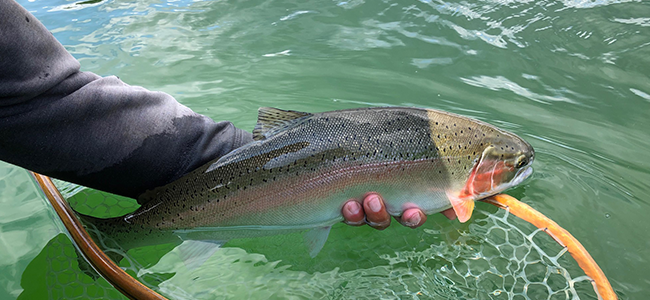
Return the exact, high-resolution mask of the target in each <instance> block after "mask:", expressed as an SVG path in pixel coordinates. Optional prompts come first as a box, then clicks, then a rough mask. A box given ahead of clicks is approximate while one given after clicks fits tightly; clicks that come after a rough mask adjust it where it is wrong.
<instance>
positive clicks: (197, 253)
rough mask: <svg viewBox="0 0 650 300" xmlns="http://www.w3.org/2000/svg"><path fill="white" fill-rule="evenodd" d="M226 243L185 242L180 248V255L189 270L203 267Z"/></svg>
mask: <svg viewBox="0 0 650 300" xmlns="http://www.w3.org/2000/svg"><path fill="white" fill-rule="evenodd" d="M223 244H224V242H221V241H192V240H189V241H185V242H183V243H182V244H181V245H179V246H178V254H179V256H180V259H181V260H182V261H183V263H184V264H185V266H186V267H187V269H188V270H194V269H196V268H198V267H200V266H201V265H203V264H204V263H205V262H206V261H207V260H208V258H210V257H211V256H212V255H213V254H214V253H215V252H216V251H217V250H218V249H219V248H220V247H221V245H223Z"/></svg>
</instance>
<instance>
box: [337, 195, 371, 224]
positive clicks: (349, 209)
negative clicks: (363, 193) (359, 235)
mask: <svg viewBox="0 0 650 300" xmlns="http://www.w3.org/2000/svg"><path fill="white" fill-rule="evenodd" d="M341 213H342V214H343V218H344V219H345V223H347V224H348V225H355V226H358V225H363V224H364V223H365V222H364V214H363V210H362V209H361V205H360V204H359V202H357V201H354V200H350V201H348V202H347V203H345V205H343V209H342V212H341Z"/></svg>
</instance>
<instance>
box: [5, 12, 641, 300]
mask: <svg viewBox="0 0 650 300" xmlns="http://www.w3.org/2000/svg"><path fill="white" fill-rule="evenodd" d="M93 2H94V1H93ZM20 3H21V4H22V5H24V6H25V7H26V8H27V9H28V10H30V11H31V12H33V13H34V14H35V15H36V17H37V18H39V19H40V20H41V21H42V22H43V23H44V24H45V25H46V27H48V29H50V30H51V31H52V32H53V34H54V35H55V36H56V37H57V39H59V40H60V41H61V42H62V43H63V44H64V45H65V46H66V48H67V49H68V50H69V51H70V52H72V53H73V55H74V56H75V57H77V58H78V59H79V60H80V61H81V64H82V68H83V69H84V70H88V71H93V72H96V73H98V74H101V75H117V76H119V77H120V78H121V79H123V80H124V81H126V82H127V83H130V84H134V85H141V86H144V87H146V88H148V89H152V90H161V91H165V92H168V93H170V94H172V95H173V96H174V97H176V98H177V99H179V101H181V102H182V103H184V104H186V105H187V106H189V107H191V108H192V109H194V110H195V111H197V112H200V113H203V114H206V115H208V116H210V117H212V118H214V119H216V120H222V119H228V120H231V121H233V122H235V124H236V125H237V126H239V127H242V128H245V129H248V130H251V129H252V128H253V126H254V124H255V122H256V120H255V119H256V110H257V108H258V107H260V106H274V107H280V108H285V109H293V110H298V111H311V112H314V111H325V110H334V109H344V108H352V107H362V106H378V105H408V106H419V107H430V108H437V109H443V110H448V111H452V112H456V113H461V114H465V115H468V116H471V117H475V118H478V119H481V120H484V121H487V122H490V123H493V124H496V125H498V126H500V127H503V128H505V129H509V130H512V131H514V132H516V133H517V134H519V135H521V136H523V137H525V138H526V140H528V141H529V142H530V143H531V144H532V145H533V146H534V147H535V149H536V151H537V153H538V155H537V157H536V161H535V166H534V168H535V174H534V175H533V176H532V178H531V179H529V180H528V181H526V182H525V183H524V184H523V185H521V186H520V187H518V188H516V189H514V190H513V191H511V192H510V193H512V194H513V195H515V196H517V197H519V198H522V199H523V200H524V201H525V202H527V203H530V204H531V205H533V206H534V207H536V208H537V209H539V210H540V211H542V212H543V213H545V214H547V215H549V216H550V217H551V218H552V219H554V220H556V221H557V222H559V223H560V224H561V225H563V226H564V227H566V228H567V229H568V230H569V231H570V232H572V233H573V234H574V235H575V236H576V237H577V238H578V239H579V240H580V241H581V242H582V243H583V244H584V245H585V247H586V248H587V249H588V250H589V251H590V252H591V254H592V255H593V256H594V258H595V259H596V261H598V262H599V264H600V265H601V267H602V268H603V270H604V271H605V273H606V274H607V275H608V277H609V278H610V280H611V281H612V284H613V286H614V288H615V289H617V290H618V291H619V292H621V293H622V291H625V294H624V295H623V294H620V295H622V296H623V298H631V299H637V298H642V296H644V295H645V291H646V290H648V289H649V288H650V283H648V281H647V280H646V279H644V278H646V277H647V276H645V275H647V274H646V273H647V272H645V270H644V268H643V266H645V265H647V264H648V259H647V258H646V257H645V256H644V255H643V253H645V252H646V249H647V248H649V247H650V241H648V240H647V239H640V238H639V237H640V236H644V230H645V228H648V227H650V219H648V218H647V214H648V212H650V208H649V204H650V203H649V201H648V200H647V196H646V195H647V194H648V192H649V191H650V188H649V187H648V184H647V183H648V182H650V159H648V158H649V157H648V156H649V154H648V151H647V149H649V148H650V134H649V133H648V130H647V129H648V128H650V118H649V115H648V112H649V111H650V96H649V95H650V80H648V75H647V74H650V72H649V71H650V70H649V69H648V66H650V52H649V49H650V48H649V46H650V20H649V19H648V17H647V16H648V15H650V5H648V3H647V2H642V1H619V0H611V1H608V0H597V1H582V0H577V1H550V0H545V1H492V0H483V1H480V0H472V1H461V2H452V1H427V0H421V1H399V2H397V1H363V0H351V1H321V2H313V1H312V2H300V1H245V2H232V1H196V2H195V1H168V2H161V1H136V2H123V1H114V0H108V1H100V2H96V3H89V1H86V2H70V1H63V0H58V1H54V2H52V1H49V2H44V1H39V0H37V1H33V2H32V1H20ZM0 186H1V187H2V188H1V189H0V206H1V207H0V252H1V253H10V254H9V255H2V256H0V270H1V271H2V272H0V274H2V275H0V278H1V279H0V286H2V288H0V298H3V299H4V298H10V299H11V298H15V297H16V296H17V295H19V294H20V292H21V283H20V278H21V274H22V272H23V270H25V268H26V266H27V264H28V263H29V262H30V261H31V260H32V259H34V258H35V257H36V255H37V254H38V253H39V252H41V251H42V250H43V249H44V245H45V244H46V243H48V241H49V240H50V239H52V238H53V237H54V236H55V235H56V233H57V232H59V231H58V230H59V229H58V228H59V227H57V225H56V224H57V223H56V222H55V221H54V219H53V217H52V214H51V213H50V212H49V211H48V210H46V208H47V206H46V205H45V202H43V200H42V199H41V198H39V196H38V194H37V193H36V192H35V190H34V188H33V185H32V183H31V182H30V180H29V178H28V177H27V175H26V173H25V172H22V171H19V170H18V169H17V168H15V167H11V166H6V165H5V166H3V167H2V168H0ZM435 220H437V221H436V222H433V223H432V222H430V223H429V224H427V225H426V226H425V227H427V228H423V229H419V230H415V231H410V230H409V231H407V230H405V229H397V228H395V229H393V228H391V230H389V231H387V232H374V231H372V230H368V229H360V228H348V227H345V226H340V227H338V228H337V230H336V232H334V233H333V236H332V237H331V238H335V237H336V236H337V234H338V236H339V237H340V238H341V239H342V240H341V241H340V242H332V239H330V242H328V243H327V245H326V248H325V249H324V251H328V250H327V249H328V248H327V247H329V251H330V252H329V253H330V254H331V255H330V256H328V258H327V259H325V260H323V259H321V260H315V261H312V260H309V259H308V256H306V258H304V257H302V256H300V255H299V254H297V252H296V253H293V254H291V255H290V256H289V257H287V256H286V255H285V256H283V255H284V254H283V252H287V248H292V246H286V245H284V244H283V242H274V241H268V242H269V243H271V245H272V246H269V245H268V244H262V243H259V242H254V241H246V242H239V243H238V244H237V243H235V244H232V245H231V247H232V248H230V249H229V250H228V251H225V252H223V254H221V255H224V257H223V260H220V262H219V263H221V265H219V268H224V269H232V270H244V269H245V270H246V272H249V273H246V276H249V277H245V276H244V275H241V274H239V275H235V274H231V275H228V276H244V277H241V278H245V280H249V281H252V280H255V279H259V280H260V290H261V291H264V288H268V287H269V286H274V285H279V286H281V285H283V284H286V285H289V283H287V282H290V281H291V280H292V278H295V277H292V276H297V277H300V276H303V277H304V278H313V279H314V280H316V278H318V280H319V282H330V281H327V280H326V279H324V278H334V277H335V278H342V277H336V276H340V274H339V273H341V274H343V273H345V274H353V275H354V276H357V277H362V278H365V277H363V276H364V275H367V276H368V278H375V279H376V280H377V282H384V281H382V280H388V279H395V278H392V277H390V276H389V277H387V278H384V277H382V276H379V275H377V273H376V272H375V271H376V270H380V269H381V270H383V271H386V270H388V269H387V268H390V264H389V263H387V261H386V260H385V259H383V258H382V257H386V255H388V257H391V255H396V253H398V252H399V253H403V252H405V251H409V250H410V251H416V253H420V254H421V253H423V252H424V250H425V249H428V248H429V245H423V244H421V242H420V238H421V236H422V235H423V234H424V233H425V230H427V229H431V228H432V227H434V226H458V224H456V223H455V222H448V221H445V220H443V219H435ZM27 228H29V229H27ZM402 230H404V231H402ZM396 236H399V239H395V237H396ZM359 241H363V242H364V243H359ZM366 242H367V243H366ZM273 243H277V244H273ZM355 243H357V244H364V245H365V246H364V247H367V248H364V249H363V251H361V250H360V249H356V250H357V251H359V252H355V253H349V251H350V249H348V248H346V246H344V245H350V244H355ZM440 243H453V239H452V240H450V241H440ZM414 245H416V246H414ZM413 249H416V250H413ZM166 251H169V249H167V250H166ZM170 253H171V252H170ZM324 253H327V252H324ZM129 254H130V255H131V253H129ZM294 254H295V255H294ZM134 255H135V254H134ZM262 255H263V256H262ZM226 256H228V258H226ZM237 259H240V260H239V261H237ZM323 261H325V262H326V263H323ZM434 261H435V260H434ZM258 262H262V263H260V264H257V263H258ZM430 262H431V260H430ZM418 263H419V262H417V261H415V262H410V264H411V265H410V268H411V269H410V270H413V269H417V268H418ZM436 263H437V264H440V265H443V263H441V262H440V261H436ZM154 265H155V266H156V267H155V268H160V269H155V268H154V267H153V266H154ZM174 267H175V265H166V264H165V263H164V260H161V261H160V262H158V263H157V264H156V263H155V262H152V264H151V265H148V266H144V267H143V268H145V269H147V270H158V271H155V272H163V273H164V272H168V271H170V270H173V268H174ZM437 267H439V268H440V267H441V266H438V265H437ZM152 272H154V271H152ZM242 272H243V271H242ZM346 272H347V273H346ZM355 272H356V273H355ZM364 272H365V273H364ZM271 273H273V274H275V275H277V276H275V275H274V277H268V276H270V275H268V274H271ZM242 274H243V273H242ZM282 274H284V275H282ZM288 274H291V275H288ZM333 274H335V275H333ZM382 274H386V273H382ZM389 274H390V273H389ZM224 276H225V275H224ZM228 276H225V277H223V278H218V279H219V283H220V284H224V285H227V284H228V283H227V282H228V280H229V278H230V279H232V278H234V277H228ZM283 276H286V277H283ZM328 276H329V277H328ZM373 276H375V277H373ZM417 276H423V275H422V274H418V275H417ZM179 278H181V277H175V279H173V280H172V281H170V282H169V283H167V284H171V282H176V280H179ZM237 278H240V277H237ZM241 278H240V279H241ZM269 278H273V280H271V279H269ZM278 278H284V279H282V280H284V281H282V280H280V279H278ZM301 278H302V277H301ZM354 278H355V277H352V276H351V277H349V278H347V279H345V280H343V281H336V280H334V281H331V282H335V283H336V284H334V283H333V285H331V286H327V287H322V289H323V291H325V292H323V293H324V294H323V295H331V297H338V296H339V295H342V293H344V292H346V293H348V292H349V290H350V288H351V287H355V288H361V287H360V286H362V282H363V280H362V279H359V280H358V281H355V279H354ZM377 278H378V279H377ZM240 279H237V280H240ZM232 280H235V279H232ZM274 280H275V281H274ZM277 280H280V281H277ZM396 280H397V279H396ZM216 281H217V280H216V279H215V280H214V281H210V280H207V279H206V283H205V284H207V283H208V282H216ZM389 281H390V282H392V283H397V282H400V284H403V285H404V286H408V287H412V286H413V284H414V283H413V282H412V281H409V280H406V281H403V282H401V281H399V280H397V281H391V280H389ZM234 282H235V281H233V282H231V283H232V285H230V288H232V289H235V290H236V289H238V288H241V287H237V285H236V284H234ZM300 282H301V284H305V282H311V281H309V280H307V281H300ZM180 285H181V283H178V284H177V286H180ZM416 285H417V284H416ZM161 286H163V285H161ZM346 287H347V288H346ZM398 287H399V285H396V286H391V288H393V291H398V290H400V289H399V288H398ZM430 288H431V289H436V288H434V287H433V286H432V287H430ZM3 289H4V290H5V291H3ZM169 289H171V288H169ZM404 290H408V291H415V290H417V289H411V288H408V289H403V290H402V291H404ZM239 292H242V291H237V292H233V293H234V294H237V295H241V294H238V293H239ZM3 293H6V295H5V294H3ZM170 293H172V291H170ZM173 293H181V291H179V290H174V291H173ZM224 293H225V292H224ZM234 294H233V295H234ZM278 295H280V294H278ZM309 295H311V294H309ZM384 296H385V297H407V296H408V297H413V298H418V297H421V298H425V297H427V296H422V295H418V294H417V293H411V294H409V293H406V294H388V293H387V294H384ZM278 297H281V296H278ZM303 297H308V294H305V295H303ZM431 297H433V296H431ZM495 297H496V296H495Z"/></svg>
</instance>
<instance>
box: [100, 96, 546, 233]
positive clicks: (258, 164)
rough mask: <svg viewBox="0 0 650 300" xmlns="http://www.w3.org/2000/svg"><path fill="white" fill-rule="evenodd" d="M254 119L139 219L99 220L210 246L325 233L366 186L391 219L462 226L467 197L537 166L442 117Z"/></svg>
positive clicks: (473, 125)
mask: <svg viewBox="0 0 650 300" xmlns="http://www.w3.org/2000/svg"><path fill="white" fill-rule="evenodd" d="M259 119H260V121H259V123H258V126H256V130H255V131H254V134H255V136H256V139H257V140H256V141H254V142H252V143H249V144H247V145H245V146H243V147H241V148H239V149H237V150H235V151H233V152H231V153H229V154H228V155H226V156H224V157H222V158H220V159H218V160H217V161H215V162H211V163H209V164H206V165H205V166H203V167H201V168H199V169H197V170H195V171H193V172H191V173H190V174H188V175H186V176H184V177H182V178H181V179H179V180H177V181H175V182H173V183H171V184H169V185H166V186H163V187H160V188H157V189H155V190H152V191H150V192H148V193H146V194H145V195H143V197H142V199H140V200H141V202H143V203H144V204H143V206H142V207H141V208H140V209H138V210H137V211H136V212H134V213H132V214H129V215H127V216H124V217H120V218H116V219H112V220H108V221H98V220H95V222H94V223H95V224H97V225H98V226H100V227H102V228H100V230H102V231H106V232H107V233H108V234H109V235H113V236H118V237H119V236H123V235H129V236H130V238H129V240H138V241H139V240H142V239H146V238H147V237H149V238H156V237H161V236H163V235H165V236H167V235H168V233H169V232H175V233H178V234H181V233H183V234H193V237H194V238H196V237H200V238H202V239H209V237H207V236H209V235H210V232H211V231H215V232H218V231H220V230H221V231H223V229H227V230H230V234H229V236H228V237H227V238H230V237H233V236H237V235H241V236H247V235H251V234H255V232H259V231H267V232H279V231H283V230H298V229H309V228H321V227H327V226H330V225H332V224H334V223H336V222H339V221H341V220H342V216H341V208H342V206H343V204H344V203H345V202H346V201H347V200H348V199H351V198H355V199H360V198H361V197H362V195H363V194H364V193H366V192H369V191H374V192H378V193H380V194H381V195H382V196H383V198H384V199H385V203H386V207H387V210H388V212H389V213H390V214H391V215H393V216H399V215H400V214H401V212H402V211H403V210H405V209H407V208H410V207H419V208H420V209H422V210H423V211H424V212H425V213H426V214H432V213H436V212H440V211H442V210H445V209H448V208H451V207H452V206H453V207H454V209H455V210H456V212H457V214H459V213H460V214H461V215H462V216H465V218H464V219H463V218H461V220H462V221H465V220H466V218H469V215H471V209H472V208H473V201H474V200H476V199H480V198H484V197H487V196H490V195H493V194H496V193H498V192H501V191H503V190H505V189H507V188H509V187H510V186H512V185H514V184H517V183H519V182H520V181H521V180H523V179H524V178H525V177H527V176H528V175H529V174H530V171H531V169H530V164H531V163H532V161H533V159H534V150H533V149H532V147H531V146H530V144H528V143H527V142H525V141H524V140H523V139H521V138H519V137H518V136H516V135H514V134H512V133H509V132H507V131H503V130H500V129H498V128H496V127H494V126H492V125H489V124H487V123H484V122H480V121H477V120H473V119H470V118H467V117H464V116H460V115H456V114H451V113H447V112H443V111H437V110H430V109H419V108H406V107H388V108H362V109H351V110H341V111H331V112H323V113H315V114H309V113H302V112H293V111H282V110H277V109H271V108H262V109H260V118H259ZM469 203H471V206H470V204H469ZM461 207H465V211H462V210H459V209H461ZM467 210H469V211H467ZM102 224H103V225H104V226H102ZM231 229H232V230H231ZM240 229H245V230H240ZM233 232H234V233H233ZM136 237H137V238H136Z"/></svg>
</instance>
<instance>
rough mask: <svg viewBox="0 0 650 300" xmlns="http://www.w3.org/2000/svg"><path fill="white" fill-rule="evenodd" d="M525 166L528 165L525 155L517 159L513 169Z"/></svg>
mask: <svg viewBox="0 0 650 300" xmlns="http://www.w3.org/2000/svg"><path fill="white" fill-rule="evenodd" d="M527 164H528V158H527V157H526V155H522V156H519V157H517V163H516V164H515V168H517V169H519V168H522V167H523V166H525V165H527Z"/></svg>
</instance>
